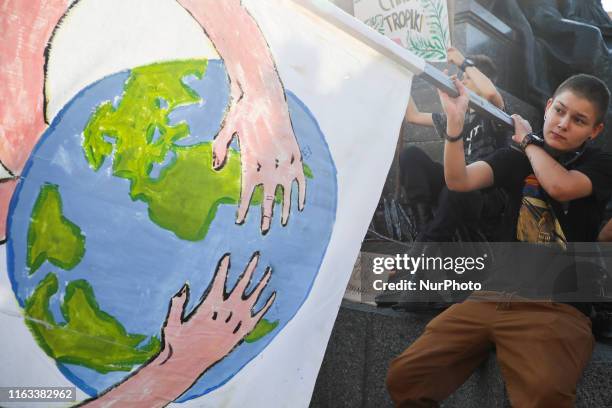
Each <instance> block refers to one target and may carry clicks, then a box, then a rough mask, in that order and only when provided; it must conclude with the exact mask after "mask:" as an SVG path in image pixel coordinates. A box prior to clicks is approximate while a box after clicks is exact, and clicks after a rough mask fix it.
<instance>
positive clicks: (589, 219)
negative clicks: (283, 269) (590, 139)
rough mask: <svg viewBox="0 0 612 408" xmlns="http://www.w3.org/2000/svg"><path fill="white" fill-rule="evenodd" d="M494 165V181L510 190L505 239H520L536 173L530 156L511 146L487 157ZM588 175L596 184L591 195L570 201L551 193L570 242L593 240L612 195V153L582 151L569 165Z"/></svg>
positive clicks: (594, 149)
mask: <svg viewBox="0 0 612 408" xmlns="http://www.w3.org/2000/svg"><path fill="white" fill-rule="evenodd" d="M484 161H485V162H486V163H488V164H489V165H490V166H491V168H492V169H493V177H494V185H495V186H497V187H501V188H503V189H504V190H506V192H507V194H508V198H509V200H510V202H509V212H508V216H507V217H506V223H507V224H506V225H505V226H504V234H503V235H504V236H503V238H502V240H503V241H516V236H517V221H518V218H519V212H520V209H521V204H522V201H523V193H524V187H525V179H526V178H527V176H529V175H531V174H532V173H533V169H532V167H531V164H530V163H529V159H527V156H526V155H525V154H523V153H522V152H519V151H516V150H514V149H512V148H510V147H506V148H503V149H499V150H497V151H495V152H494V153H493V154H491V155H490V156H488V157H486V158H485V159H484ZM566 168H567V169H568V170H577V171H580V172H581V173H583V174H584V175H586V176H587V177H588V178H589V179H590V180H591V183H592V185H593V192H592V194H591V195H589V196H587V197H583V198H579V199H577V200H572V201H570V202H567V203H559V202H557V201H554V200H552V199H551V198H550V197H547V200H548V202H549V203H550V205H551V206H552V208H553V210H554V214H555V215H556V217H557V219H558V220H559V223H560V224H561V228H562V230H563V232H564V234H565V238H566V239H567V241H568V242H593V241H595V240H596V239H597V234H598V228H599V225H600V224H601V221H602V217H603V215H604V209H605V206H606V203H607V201H608V200H609V199H610V196H611V195H612V154H609V153H606V152H603V151H602V150H600V149H596V148H591V147H587V148H585V150H584V152H583V153H582V155H581V156H580V157H579V158H578V159H577V160H575V161H573V162H572V163H571V164H569V165H568V166H566Z"/></svg>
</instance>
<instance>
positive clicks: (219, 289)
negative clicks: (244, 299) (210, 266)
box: [206, 254, 230, 299]
mask: <svg viewBox="0 0 612 408" xmlns="http://www.w3.org/2000/svg"><path fill="white" fill-rule="evenodd" d="M229 267H230V255H229V254H225V255H223V257H222V258H221V260H220V261H219V264H218V265H217V271H216V272H215V277H214V279H213V282H212V286H211V288H210V291H209V292H208V293H207V294H206V297H207V298H210V297H212V298H219V297H220V298H221V299H223V297H224V295H225V281H226V280H227V271H228V270H229Z"/></svg>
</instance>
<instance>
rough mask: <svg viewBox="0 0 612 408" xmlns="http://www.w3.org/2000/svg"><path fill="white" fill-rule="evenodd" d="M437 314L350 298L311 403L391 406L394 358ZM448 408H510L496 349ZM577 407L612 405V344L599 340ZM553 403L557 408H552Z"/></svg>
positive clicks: (327, 407) (321, 407)
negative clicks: (389, 380)
mask: <svg viewBox="0 0 612 408" xmlns="http://www.w3.org/2000/svg"><path fill="white" fill-rule="evenodd" d="M434 316H435V314H434V313H432V312H428V313H419V314H417V313H401V312H395V311H393V310H390V309H380V308H376V307H375V306H370V305H365V304H361V303H354V302H349V301H344V302H343V303H342V306H341V308H340V311H339V313H338V318H337V319H336V324H335V326H334V330H333V332H332V335H331V337H330V340H329V344H328V345H327V350H326V352H325V358H324V360H323V365H322V366H321V370H320V372H319V376H318V378H317V383H316V386H315V390H314V393H313V396H312V400H311V403H310V407H311V408H341V407H351V408H385V407H393V404H392V402H391V400H390V398H389V395H388V394H387V391H386V389H385V377H386V374H387V368H388V366H389V363H390V362H391V360H392V359H393V358H394V357H396V356H397V355H398V354H400V353H401V352H402V351H404V349H406V348H407V347H408V346H409V345H410V344H411V343H412V342H413V341H414V340H415V339H416V338H417V337H418V336H419V335H420V334H421V333H422V331H423V329H424V327H425V325H426V324H427V323H428V322H429V320H431V319H432V318H433V317H434ZM441 406H442V407H457V408H496V407H510V403H509V401H508V398H507V394H506V390H505V387H504V382H503V379H502V377H501V374H500V371H499V366H498V365H497V362H496V360H495V354H494V353H491V356H490V358H489V359H488V360H487V361H485V363H483V365H482V366H481V367H479V368H478V369H477V370H476V372H474V374H473V375H472V376H471V377H470V378H469V379H468V380H467V381H466V383H465V384H463V386H461V387H460V388H459V389H458V390H457V391H456V392H455V393H454V394H453V395H451V396H450V397H449V398H448V399H447V400H446V401H444V403H443V404H442V405H441ZM576 407H578V408H583V407H584V408H586V407H588V408H607V407H612V346H611V345H608V344H603V343H598V344H597V346H596V347H595V351H594V352H593V356H592V358H591V362H590V363H589V365H588V366H587V368H586V370H585V372H584V375H583V377H582V380H581V381H580V383H579V384H578V391H577V400H576ZM551 408H552V407H551Z"/></svg>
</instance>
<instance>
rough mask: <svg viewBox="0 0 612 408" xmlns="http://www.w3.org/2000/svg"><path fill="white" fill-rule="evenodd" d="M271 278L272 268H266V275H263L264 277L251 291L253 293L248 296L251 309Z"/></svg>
mask: <svg viewBox="0 0 612 408" xmlns="http://www.w3.org/2000/svg"><path fill="white" fill-rule="evenodd" d="M271 277H272V268H270V267H268V268H266V273H265V274H264V276H263V277H262V278H261V280H260V281H259V283H258V284H257V286H256V287H255V289H253V292H251V294H250V295H249V298H248V301H249V304H250V305H251V307H253V306H254V305H255V303H257V299H259V296H261V292H263V290H264V289H265V288H266V286H268V282H270V278H271Z"/></svg>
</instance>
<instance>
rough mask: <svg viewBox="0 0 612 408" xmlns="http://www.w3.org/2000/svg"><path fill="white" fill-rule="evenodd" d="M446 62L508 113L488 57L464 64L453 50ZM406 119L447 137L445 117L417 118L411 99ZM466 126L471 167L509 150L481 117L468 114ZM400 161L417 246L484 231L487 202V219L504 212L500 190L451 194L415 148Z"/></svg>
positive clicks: (440, 173) (439, 170) (437, 169)
mask: <svg viewBox="0 0 612 408" xmlns="http://www.w3.org/2000/svg"><path fill="white" fill-rule="evenodd" d="M448 61H449V62H450V63H452V64H454V65H456V66H457V67H459V69H460V70H461V71H462V72H463V76H462V79H461V82H462V83H463V85H464V86H465V87H466V88H467V89H469V90H471V91H473V92H474V93H476V94H477V95H479V96H481V97H483V98H484V99H486V100H487V101H489V102H490V103H492V104H493V105H495V106H497V107H498V108H500V109H503V108H504V101H503V99H502V96H501V95H500V93H499V92H498V91H497V89H496V88H495V85H493V82H492V80H494V79H495V77H496V75H497V70H496V67H495V64H494V63H493V61H491V59H490V58H489V57H487V56H484V55H475V56H471V57H469V58H464V57H463V55H462V54H461V53H460V52H459V51H458V50H457V49H456V48H449V49H448ZM406 119H407V120H408V122H409V123H413V124H417V125H423V126H433V127H434V128H435V129H436V132H437V133H438V135H439V136H440V137H441V138H443V137H444V134H445V131H446V116H445V115H444V114H441V113H424V112H419V110H418V109H417V107H416V105H415V104H414V101H413V100H412V99H411V100H410V101H409V103H408V109H407V111H406ZM465 123H466V124H465V126H464V128H463V131H462V133H461V136H462V138H463V140H464V149H465V157H466V161H467V162H468V163H472V162H474V161H478V160H480V159H482V158H483V157H485V156H487V155H489V154H490V153H492V152H493V151H495V150H496V149H498V148H500V147H503V146H506V145H507V139H508V138H507V133H506V132H504V131H503V130H502V129H501V128H500V127H499V125H497V124H495V123H493V122H492V121H491V120H489V119H486V118H483V117H482V116H481V115H479V114H478V113H476V112H474V111H472V110H470V111H469V112H467V113H466V118H465ZM399 160H400V180H401V184H402V186H403V187H404V191H405V192H406V199H407V202H408V207H409V208H408V210H409V211H408V212H409V213H410V214H411V219H412V220H413V221H414V223H415V228H416V231H417V233H418V236H417V238H416V241H418V242H450V241H452V240H453V238H454V236H455V233H456V230H457V228H458V227H460V226H462V225H463V226H478V225H480V222H479V220H480V219H481V215H482V211H483V207H484V206H485V202H486V204H487V205H486V206H487V207H488V213H493V214H499V213H500V212H501V211H503V204H504V201H505V197H504V196H503V195H502V194H500V192H499V190H495V189H490V190H487V191H486V192H485V193H484V194H482V193H481V192H479V191H474V192H463V193H459V192H452V191H449V190H448V189H447V188H446V184H445V182H444V168H443V166H442V165H441V164H440V163H437V162H435V161H433V160H432V159H431V158H430V157H429V156H428V155H427V154H426V153H425V152H424V151H422V150H421V149H419V148H418V147H416V146H410V147H408V148H406V149H404V151H402V153H401V154H400V159H399ZM433 207H435V208H436V211H435V213H436V216H435V217H434V218H433V220H432V208H433ZM476 229H478V228H476ZM490 240H491V239H490Z"/></svg>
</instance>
